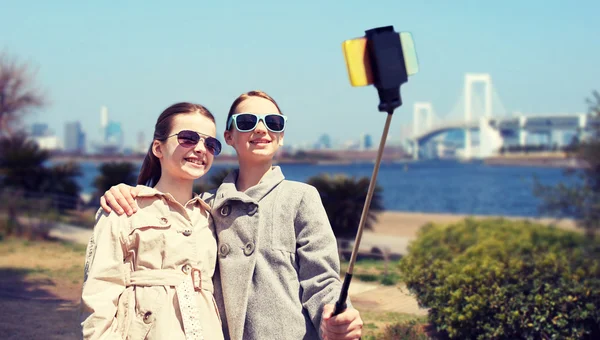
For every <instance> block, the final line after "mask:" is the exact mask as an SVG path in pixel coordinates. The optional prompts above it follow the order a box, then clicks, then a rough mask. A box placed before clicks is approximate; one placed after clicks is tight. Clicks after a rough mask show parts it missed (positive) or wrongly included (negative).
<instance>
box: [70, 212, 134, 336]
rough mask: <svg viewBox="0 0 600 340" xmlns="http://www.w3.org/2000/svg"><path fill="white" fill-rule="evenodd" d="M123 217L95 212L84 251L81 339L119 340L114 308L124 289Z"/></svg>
mask: <svg viewBox="0 0 600 340" xmlns="http://www.w3.org/2000/svg"><path fill="white" fill-rule="evenodd" d="M124 218H125V216H122V217H119V216H116V214H114V213H113V214H109V215H107V214H106V213H104V212H102V211H98V214H97V218H96V225H95V226H94V233H93V235H92V237H91V238H90V241H89V243H88V246H87V251H86V261H85V273H84V283H83V291H82V295H81V319H82V322H81V326H82V330H83V338H84V339H118V338H121V336H120V335H119V334H118V329H117V319H116V313H117V307H118V302H119V296H120V295H121V293H123V291H124V290H125V284H126V283H125V272H124V265H123V259H124V254H125V250H124V244H125V243H124V239H123V236H122V230H123V229H124V228H123V226H122V225H123V223H126V220H125V219H124Z"/></svg>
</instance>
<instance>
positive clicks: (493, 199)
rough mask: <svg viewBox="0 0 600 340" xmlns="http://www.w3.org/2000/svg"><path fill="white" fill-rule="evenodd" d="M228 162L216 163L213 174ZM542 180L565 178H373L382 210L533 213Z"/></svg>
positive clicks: (348, 168)
mask: <svg viewBox="0 0 600 340" xmlns="http://www.w3.org/2000/svg"><path fill="white" fill-rule="evenodd" d="M81 167H82V172H83V176H82V177H80V178H79V180H78V181H79V184H80V185H81V187H82V189H83V190H82V191H83V192H85V193H91V192H93V191H94V188H93V181H94V178H95V177H96V176H97V175H98V164H97V163H81ZM281 167H282V169H283V173H284V175H285V176H286V178H287V179H290V180H296V181H302V182H305V181H306V180H307V179H308V178H309V177H311V176H314V175H317V174H320V173H330V174H337V173H344V174H347V175H349V176H354V177H362V176H367V177H370V176H371V174H372V172H373V164H348V165H345V164H344V165H307V164H284V165H282V166H281ZM221 168H229V166H227V165H215V166H213V168H212V169H211V171H210V172H209V176H210V173H216V170H218V169H221ZM534 176H536V177H537V178H538V180H539V181H540V182H542V183H544V184H557V183H559V182H561V181H567V178H566V177H565V176H564V175H563V170H561V169H557V168H541V167H516V166H488V165H485V164H483V163H477V162H475V163H458V162H415V163H406V164H404V163H394V164H382V165H381V167H380V169H379V174H378V176H377V182H378V184H379V185H380V186H381V187H383V193H382V194H383V204H384V207H385V209H386V210H395V211H411V212H425V213H453V214H474V215H504V216H538V205H539V203H540V200H539V199H538V198H537V197H535V196H534V195H533V193H532V188H533V178H534Z"/></svg>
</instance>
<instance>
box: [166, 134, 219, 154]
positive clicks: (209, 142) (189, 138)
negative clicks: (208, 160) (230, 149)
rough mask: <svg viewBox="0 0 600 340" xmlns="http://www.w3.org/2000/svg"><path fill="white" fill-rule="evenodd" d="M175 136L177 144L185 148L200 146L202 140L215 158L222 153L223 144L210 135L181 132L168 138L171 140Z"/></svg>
mask: <svg viewBox="0 0 600 340" xmlns="http://www.w3.org/2000/svg"><path fill="white" fill-rule="evenodd" d="M173 136H177V142H178V143H179V145H181V146H183V147H184V148H193V147H195V146H196V145H197V144H198V142H200V140H202V141H204V146H205V147H206V150H208V152H210V153H212V154H213V155H215V156H217V155H219V154H220V153H221V142H219V140H217V139H216V138H214V137H211V136H209V135H205V134H202V133H198V132H196V131H190V130H181V131H179V132H178V133H176V134H174V135H170V136H169V137H167V138H171V137H173Z"/></svg>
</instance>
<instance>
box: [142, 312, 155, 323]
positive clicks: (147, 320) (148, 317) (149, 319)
mask: <svg viewBox="0 0 600 340" xmlns="http://www.w3.org/2000/svg"><path fill="white" fill-rule="evenodd" d="M152 321H154V318H153V317H152V312H150V311H148V312H146V313H145V314H144V323H146V324H148V323H151V322H152Z"/></svg>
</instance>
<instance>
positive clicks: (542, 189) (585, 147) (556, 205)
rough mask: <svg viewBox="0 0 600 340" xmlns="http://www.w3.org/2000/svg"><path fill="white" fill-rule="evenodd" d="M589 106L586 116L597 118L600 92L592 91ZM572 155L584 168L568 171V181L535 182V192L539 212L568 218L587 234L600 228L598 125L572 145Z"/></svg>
mask: <svg viewBox="0 0 600 340" xmlns="http://www.w3.org/2000/svg"><path fill="white" fill-rule="evenodd" d="M586 102H587V104H588V105H589V117H588V118H589V119H600V93H598V92H597V91H594V92H593V93H592V98H588V99H587V100H586ZM573 148H574V156H575V157H576V159H578V160H579V161H580V162H581V163H582V164H583V168H581V169H578V170H575V171H573V170H569V171H567V172H566V174H567V175H568V176H569V178H570V179H572V180H571V181H569V182H568V183H559V184H558V185H556V186H547V185H542V184H540V183H539V182H537V181H536V183H535V184H534V194H535V195H536V196H538V197H540V198H541V199H542V204H541V205H540V211H541V212H545V213H549V214H551V215H554V216H557V217H570V218H574V219H576V220H577V222H578V225H579V226H580V227H582V228H584V229H585V230H586V232H587V233H588V235H590V236H593V235H595V233H596V231H597V230H598V229H599V228H600V126H598V125H596V126H595V129H594V130H593V131H592V133H591V134H590V136H589V138H587V139H584V140H578V144H577V145H573Z"/></svg>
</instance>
